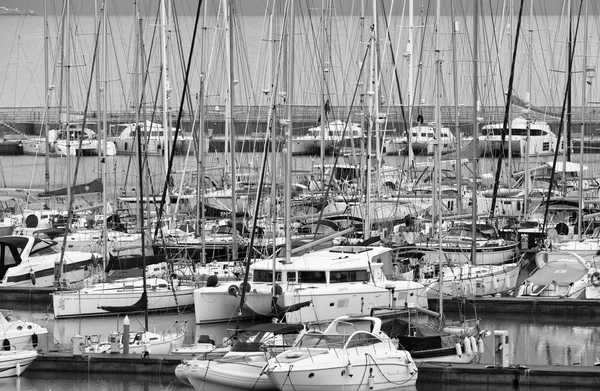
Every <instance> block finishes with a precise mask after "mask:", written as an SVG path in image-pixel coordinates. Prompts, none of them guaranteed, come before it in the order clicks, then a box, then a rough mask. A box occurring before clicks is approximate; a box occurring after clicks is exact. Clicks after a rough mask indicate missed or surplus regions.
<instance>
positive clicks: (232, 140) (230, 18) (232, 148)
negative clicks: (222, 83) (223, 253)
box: [223, 0, 251, 260]
mask: <svg viewBox="0 0 600 391" xmlns="http://www.w3.org/2000/svg"><path fill="white" fill-rule="evenodd" d="M223 1H227V0H223ZM224 9H225V12H227V28H226V30H227V48H228V50H227V54H228V57H227V70H228V73H227V74H228V78H227V81H228V90H229V97H228V99H227V110H226V117H227V118H226V120H225V121H226V123H227V124H228V126H229V131H230V134H229V144H230V148H229V153H230V158H231V226H232V230H231V246H232V247H231V257H232V258H233V259H234V260H235V259H237V258H238V248H237V221H236V214H237V191H236V182H237V180H236V177H237V175H236V172H235V123H234V120H233V99H234V93H233V86H234V84H235V83H234V80H233V0H229V1H228V6H226V7H224ZM248 251H251V249H248Z"/></svg>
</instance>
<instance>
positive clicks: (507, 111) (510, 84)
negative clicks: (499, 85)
mask: <svg viewBox="0 0 600 391" xmlns="http://www.w3.org/2000/svg"><path fill="white" fill-rule="evenodd" d="M524 2H525V0H521V6H520V7H519V17H518V19H517V32H516V36H515V45H514V48H513V58H512V64H511V66H510V77H509V80H508V94H507V96H506V107H505V109H504V122H503V124H502V130H501V131H500V145H501V146H503V145H504V143H505V142H506V129H507V128H508V120H509V118H508V117H509V114H510V105H511V100H512V93H513V82H514V80H515V66H516V63H517V49H518V47H519V36H520V35H521V19H522V16H523V3H524ZM509 142H511V141H510V140H509ZM501 150H504V148H501ZM503 155H504V154H503V153H501V154H500V156H498V165H497V167H496V176H495V181H494V191H493V193H492V205H491V207H490V219H493V218H494V210H495V209H496V198H497V196H498V187H499V185H500V172H501V171H502V158H503ZM525 175H529V173H525Z"/></svg>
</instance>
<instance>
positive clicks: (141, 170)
mask: <svg viewBox="0 0 600 391" xmlns="http://www.w3.org/2000/svg"><path fill="white" fill-rule="evenodd" d="M136 8H137V3H136ZM137 15H138V31H139V32H138V34H139V37H138V38H139V46H140V50H141V51H142V56H141V57H142V58H140V59H139V61H140V63H141V65H142V75H143V73H144V71H145V69H144V63H145V59H144V57H145V55H144V52H143V44H144V38H143V26H142V18H141V17H140V16H139V13H138V14H137ZM142 80H145V78H144V77H143V78H142ZM145 84H146V83H145V82H142V88H141V91H142V96H141V103H142V107H144V106H145V104H144V89H145ZM144 123H145V121H144ZM135 134H136V136H137V137H136V139H137V154H136V155H137V158H138V175H139V190H138V213H139V224H140V237H141V240H142V249H141V250H142V251H141V253H142V254H141V255H142V284H143V285H144V293H143V299H144V300H145V302H144V326H145V328H144V329H145V330H148V297H147V295H146V230H145V228H144V164H143V160H142V132H141V129H139V130H138V131H137V132H135ZM159 224H160V223H159Z"/></svg>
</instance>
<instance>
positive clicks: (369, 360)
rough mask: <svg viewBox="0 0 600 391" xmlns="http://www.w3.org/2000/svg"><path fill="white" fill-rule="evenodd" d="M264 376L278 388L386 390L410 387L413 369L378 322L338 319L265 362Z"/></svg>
mask: <svg viewBox="0 0 600 391" xmlns="http://www.w3.org/2000/svg"><path fill="white" fill-rule="evenodd" d="M266 373H267V376H268V377H269V379H271V382H272V383H273V384H274V385H275V386H276V387H277V388H278V389H280V390H284V389H286V390H287V389H292V390H296V391H304V390H306V391H312V390H340V389H352V390H389V389H399V388H401V387H412V386H415V384H416V382H417V375H418V369H417V366H416V365H415V362H414V360H413V359H412V357H411V355H410V353H408V352H407V351H405V350H401V349H398V346H397V343H396V342H395V341H393V340H392V339H390V338H389V337H388V336H387V335H386V334H385V333H384V332H382V331H381V319H379V318H376V317H370V316H342V317H339V318H337V319H335V320H334V321H333V322H332V323H331V324H330V325H329V326H328V327H327V329H325V331H324V332H307V333H305V334H304V335H302V337H301V338H300V339H299V341H298V342H297V343H296V344H295V345H294V347H293V348H292V349H289V350H286V351H284V352H283V353H280V354H278V355H277V356H275V357H274V358H272V359H270V360H269V362H268V366H267V368H266Z"/></svg>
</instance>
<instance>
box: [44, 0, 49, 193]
mask: <svg viewBox="0 0 600 391" xmlns="http://www.w3.org/2000/svg"><path fill="white" fill-rule="evenodd" d="M49 36H50V33H49V31H48V4H47V1H44V87H45V89H44V91H45V92H46V96H45V99H46V101H45V102H44V131H45V133H46V148H45V151H46V153H45V154H44V191H45V192H46V193H48V192H49V191H50V155H49V154H50V135H49V134H48V115H49V111H50V110H49V107H48V106H49V105H50V85H49V84H50V82H49V76H48V73H49V69H50V65H49V64H48V40H49V39H50V37H49Z"/></svg>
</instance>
